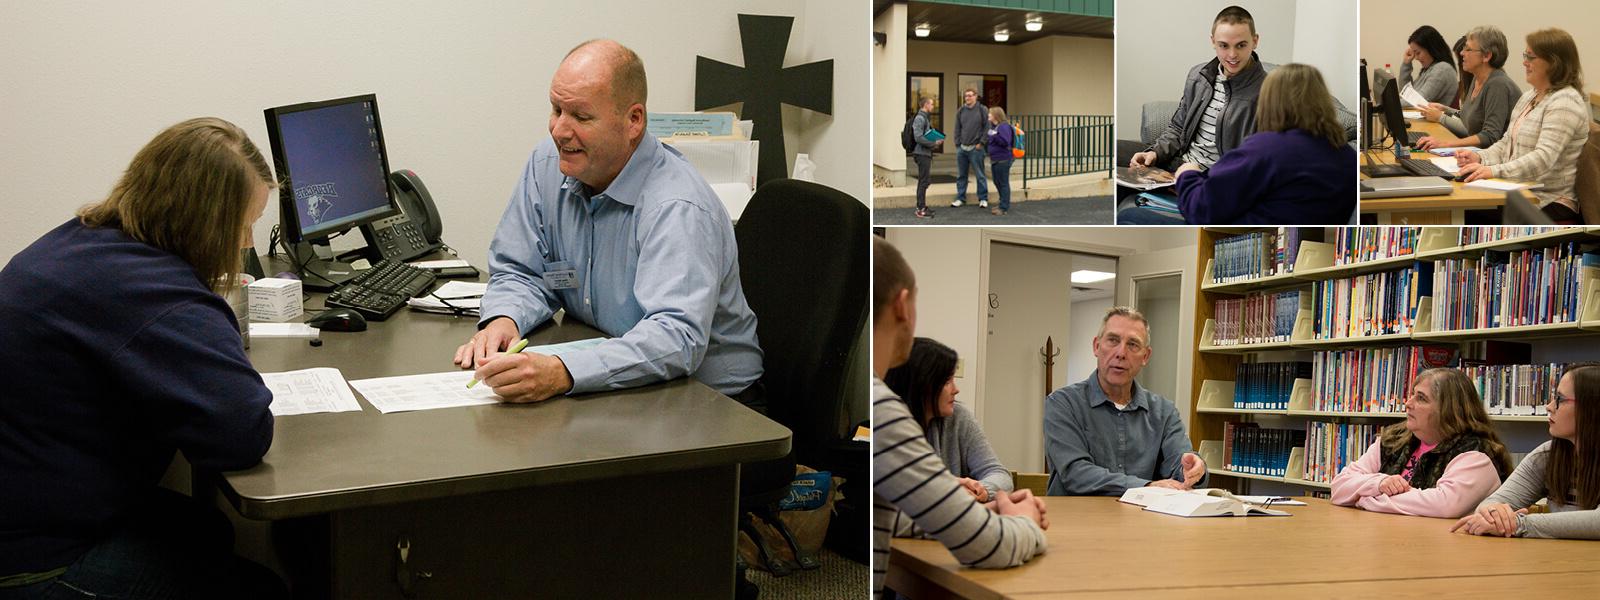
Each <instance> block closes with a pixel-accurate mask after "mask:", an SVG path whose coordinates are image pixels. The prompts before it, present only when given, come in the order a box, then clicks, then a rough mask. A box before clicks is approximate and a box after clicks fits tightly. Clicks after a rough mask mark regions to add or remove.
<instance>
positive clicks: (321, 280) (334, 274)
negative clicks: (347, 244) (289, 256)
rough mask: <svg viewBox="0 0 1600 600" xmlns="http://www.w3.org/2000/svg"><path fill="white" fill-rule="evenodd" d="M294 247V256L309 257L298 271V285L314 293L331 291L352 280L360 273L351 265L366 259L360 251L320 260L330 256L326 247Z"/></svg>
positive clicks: (302, 245) (305, 244) (305, 245)
mask: <svg viewBox="0 0 1600 600" xmlns="http://www.w3.org/2000/svg"><path fill="white" fill-rule="evenodd" d="M295 246H296V248H295V254H297V255H299V256H306V257H310V258H309V260H307V261H306V264H305V267H304V268H302V269H301V270H300V285H301V286H303V287H305V289H307V290H311V291H316V292H328V291H333V289H334V288H337V287H339V286H340V285H343V284H344V283H345V282H347V281H349V280H351V279H354V278H355V276H356V275H358V274H360V273H361V272H360V271H358V270H356V268H355V267H354V266H352V265H351V263H353V262H355V261H357V260H361V259H363V258H366V257H365V256H364V255H363V253H362V252H361V251H360V250H355V251H351V252H346V253H344V254H341V255H339V256H336V257H333V258H322V257H323V256H329V255H331V254H332V252H331V251H330V250H329V249H328V246H326V245H322V244H317V245H313V244H309V243H306V242H301V243H299V244H296V245H295ZM314 248H315V249H314Z"/></svg>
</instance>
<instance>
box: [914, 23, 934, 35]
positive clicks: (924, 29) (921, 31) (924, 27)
mask: <svg viewBox="0 0 1600 600" xmlns="http://www.w3.org/2000/svg"><path fill="white" fill-rule="evenodd" d="M912 31H914V32H916V34H917V37H928V34H929V33H932V32H933V30H932V29H930V28H929V27H928V24H927V23H923V24H921V25H918V26H917V28H916V29H913V30H912Z"/></svg>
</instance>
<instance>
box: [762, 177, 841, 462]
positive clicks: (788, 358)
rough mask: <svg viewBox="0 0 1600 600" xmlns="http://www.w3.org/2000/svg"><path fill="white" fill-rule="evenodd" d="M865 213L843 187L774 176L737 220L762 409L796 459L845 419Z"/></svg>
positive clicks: (814, 449)
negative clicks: (761, 370)
mask: <svg viewBox="0 0 1600 600" xmlns="http://www.w3.org/2000/svg"><path fill="white" fill-rule="evenodd" d="M870 221H871V217H870V216H869V213H868V211H867V207H866V206H865V205H863V204H862V203H861V202H860V201H858V200H856V199H855V198H852V197H850V196H849V195H846V194H845V193H843V192H840V191H838V190H835V189H833V188H829V187H827V186H823V185H818V184H815V183H810V182H805V181H798V180H794V179H780V180H776V181H771V182H768V183H766V184H764V185H762V186H761V187H760V189H757V190H756V193H755V195H754V196H753V197H751V198H750V204H749V205H748V206H746V207H745V209H744V214H743V215H741V216H740V218H739V222H738V224H737V225H736V226H735V227H734V235H735V237H736V238H737V239H738V243H739V277H740V281H741V282H742V283H743V285H744V294H745V299H746V300H747V301H748V302H749V303H750V310H751V311H753V312H754V313H755V314H756V320H757V325H756V335H757V336H758V337H759V338H760V342H761V351H762V353H763V354H764V356H765V358H764V360H763V366H764V367H765V369H766V373H765V374H764V375H762V377H761V380H762V383H763V384H764V385H765V388H766V395H765V397H766V402H767V409H768V416H769V417H770V418H772V419H773V420H774V421H777V422H779V423H782V424H783V425H784V426H787V427H788V428H789V429H790V430H792V431H793V432H794V443H793V445H794V456H795V458H796V459H797V460H799V461H800V462H801V463H802V464H816V463H814V462H809V463H808V461H814V460H815V459H816V458H817V457H818V455H819V450H820V449H821V446H822V445H823V444H824V443H826V442H827V441H829V440H833V439H835V438H838V437H840V433H839V430H840V429H841V428H842V427H843V426H844V424H842V423H841V420H842V419H841V415H842V414H844V413H843V408H844V398H845V397H847V396H848V393H847V390H845V381H846V379H847V378H846V372H847V371H848V370H849V365H847V364H846V361H847V360H848V358H849V354H850V349H851V346H852V344H854V342H855V340H856V338H857V336H859V335H860V332H861V328H862V327H864V326H865V325H866V319H867V281H868V274H867V273H868V264H867V263H868V262H869V259H868V257H867V246H868V240H867V236H868V235H871V222H870Z"/></svg>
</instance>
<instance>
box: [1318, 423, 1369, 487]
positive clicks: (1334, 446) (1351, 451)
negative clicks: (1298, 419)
mask: <svg viewBox="0 0 1600 600" xmlns="http://www.w3.org/2000/svg"><path fill="white" fill-rule="evenodd" d="M1380 429H1381V427H1380V426H1378V425H1375V424H1371V423H1329V422H1325V421H1307V422H1306V431H1305V448H1306V465H1305V479H1306V480H1307V481H1315V482H1318V483H1332V482H1333V477H1334V476H1335V475H1338V474H1339V471H1340V470H1342V469H1344V467H1345V465H1347V464H1350V463H1352V462H1355V461H1357V460H1359V459H1360V458H1361V453H1363V452H1366V451H1367V447H1368V446H1371V445H1372V442H1373V441H1376V440H1377V439H1378V431H1379V430H1380Z"/></svg>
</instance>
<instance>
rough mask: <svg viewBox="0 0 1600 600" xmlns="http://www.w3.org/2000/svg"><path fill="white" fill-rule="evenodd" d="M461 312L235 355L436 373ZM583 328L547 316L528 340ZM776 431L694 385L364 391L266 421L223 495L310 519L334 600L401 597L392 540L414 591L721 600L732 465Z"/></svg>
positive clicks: (260, 344)
mask: <svg viewBox="0 0 1600 600" xmlns="http://www.w3.org/2000/svg"><path fill="white" fill-rule="evenodd" d="M310 304H312V305H320V304H321V301H320V299H315V298H314V299H313V300H312V301H311V302H310ZM475 321H476V319H475V318H471V317H469V318H455V317H451V316H448V315H434V314H420V313H413V312H411V311H409V310H402V311H401V312H399V313H396V314H395V316H394V317H392V318H390V319H389V320H388V321H383V322H376V321H374V322H372V323H371V326H370V329H368V330H367V331H365V332H360V333H335V332H325V333H323V334H322V339H323V345H322V346H321V347H311V346H309V345H308V344H307V342H306V340H290V339H261V338H257V339H254V340H252V344H251V348H250V351H249V354H250V358H251V360H252V361H253V362H254V364H255V366H256V368H257V369H258V370H261V371H263V372H274V371H287V370H295V369H303V368H309V367H317V366H329V367H338V368H339V369H340V370H341V371H342V372H343V373H344V376H345V378H346V379H347V380H354V379H364V378H369V377H379V376H388V375H401V374H414V373H429V372H438V371H445V370H449V369H451V368H453V367H452V366H451V365H450V359H451V358H452V357H453V355H454V352H455V348H456V346H457V345H458V344H460V343H461V342H462V341H464V340H465V339H467V337H468V336H470V335H471V334H472V332H473V331H475V329H476V328H475ZM597 335H598V332H596V331H595V330H593V329H590V328H588V327H586V326H583V325H580V324H575V323H574V324H566V325H560V326H551V325H547V326H545V327H543V328H541V329H539V330H537V331H536V332H534V333H533V334H532V335H531V336H530V338H529V343H530V345H538V344H547V343H554V342H560V341H570V340H575V339H583V338H588V337H595V336H597ZM357 397H358V398H359V397H360V394H359V393H357ZM789 438H790V433H789V430H788V429H786V428H784V427H782V426H780V425H778V424H777V423H774V422H773V421H771V420H769V419H767V418H765V417H763V416H761V415H759V414H757V413H756V412H754V411H752V410H750V409H748V408H745V407H744V406H742V405H740V404H738V403H737V402H735V401H733V400H732V399H729V398H728V397H726V396H723V395H721V394H718V393H717V392H715V391H714V390H712V389H711V388H708V387H706V386H705V385H703V384H701V383H699V382H697V381H694V380H692V379H681V380H677V381H673V382H668V383H665V384H658V385H652V386H648V387H644V388H639V389H635V390H628V391H622V392H612V393H601V394H591V395H586V396H579V397H573V398H559V397H558V398H555V399H551V400H547V401H545V402H540V403H536V404H525V405H509V404H502V405H488V406H472V407H463V408H452V409H440V410H429V411H417V412H406V413H392V414H387V415H385V414H381V413H379V412H378V411H377V410H376V409H374V408H372V407H371V405H369V404H367V403H366V402H365V400H362V411H361V412H345V413H325V414H311V415H296V416H287V417H279V418H278V419H277V427H276V434H275V436H274V439H273V443H272V448H271V449H270V450H269V451H268V452H267V455H266V457H265V458H264V459H263V460H262V463H261V464H260V465H258V466H256V467H254V468H252V469H248V470H244V471H236V472H230V473H225V474H223V477H222V482H221V485H220V487H221V490H220V491H221V492H222V494H223V496H224V497H225V498H226V499H227V501H228V502H229V503H231V504H232V505H233V506H234V507H235V508H236V509H237V510H238V512H239V513H240V514H242V515H244V516H246V517H249V518H253V519H271V520H278V519H290V518H296V517H312V519H311V520H313V521H318V522H319V523H320V521H321V520H323V519H325V520H326V527H327V531H328V533H327V538H328V540H330V544H329V547H328V550H327V552H328V553H329V556H328V558H327V561H326V566H327V570H328V571H329V573H328V575H329V577H330V581H328V582H327V586H328V589H329V595H331V596H332V597H334V598H352V597H361V598H378V597H401V592H400V588H399V587H398V586H397V584H396V577H397V575H396V567H397V564H398V558H397V557H398V555H399V552H398V550H397V545H399V544H402V543H403V542H402V541H401V540H408V541H409V548H410V549H409V555H408V559H409V560H408V565H409V566H411V567H413V568H414V569H418V570H425V571H428V572H430V573H431V575H432V577H431V578H429V579H424V580H421V581H419V582H418V583H417V587H416V589H417V591H418V593H419V597H468V598H490V597H572V596H593V597H641V596H652V597H657V596H666V597H683V596H688V597H728V596H731V595H732V584H733V576H734V542H735V539H736V537H735V536H736V533H735V525H736V520H735V516H736V508H735V507H736V506H737V503H738V473H739V471H738V470H739V463H741V462H750V461H756V460H762V459H768V458H775V457H779V456H782V455H783V454H785V453H786V452H788V450H789ZM319 526H320V524H319Z"/></svg>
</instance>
